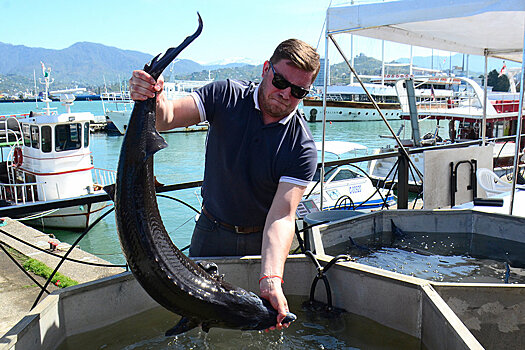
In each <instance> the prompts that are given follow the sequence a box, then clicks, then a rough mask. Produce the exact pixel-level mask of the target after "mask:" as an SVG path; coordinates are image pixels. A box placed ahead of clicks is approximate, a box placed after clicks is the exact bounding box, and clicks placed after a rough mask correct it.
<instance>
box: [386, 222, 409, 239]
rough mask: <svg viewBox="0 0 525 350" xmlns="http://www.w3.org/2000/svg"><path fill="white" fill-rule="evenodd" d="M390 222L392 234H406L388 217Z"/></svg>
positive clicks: (401, 235)
mask: <svg viewBox="0 0 525 350" xmlns="http://www.w3.org/2000/svg"><path fill="white" fill-rule="evenodd" d="M390 222H391V224H392V233H393V234H394V236H395V237H405V236H406V233H405V232H404V231H403V230H402V229H400V228H399V227H397V226H396V224H394V220H392V219H390Z"/></svg>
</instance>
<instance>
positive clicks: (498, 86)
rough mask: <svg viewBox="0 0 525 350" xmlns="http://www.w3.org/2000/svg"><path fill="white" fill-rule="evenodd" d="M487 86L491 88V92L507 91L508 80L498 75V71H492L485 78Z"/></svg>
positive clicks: (503, 75) (504, 76)
mask: <svg viewBox="0 0 525 350" xmlns="http://www.w3.org/2000/svg"><path fill="white" fill-rule="evenodd" d="M487 85H488V86H492V91H503V92H507V91H509V87H510V83H509V78H507V76H506V75H505V74H502V75H501V76H500V75H499V73H498V71H497V70H495V69H493V70H492V71H490V73H489V74H488V77H487Z"/></svg>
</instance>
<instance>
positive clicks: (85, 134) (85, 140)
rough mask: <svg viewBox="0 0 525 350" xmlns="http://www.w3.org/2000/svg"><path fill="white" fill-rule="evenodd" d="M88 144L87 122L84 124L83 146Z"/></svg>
mask: <svg viewBox="0 0 525 350" xmlns="http://www.w3.org/2000/svg"><path fill="white" fill-rule="evenodd" d="M88 146H89V122H87V123H85V124H84V147H88Z"/></svg>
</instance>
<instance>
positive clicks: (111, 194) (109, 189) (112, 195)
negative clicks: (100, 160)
mask: <svg viewBox="0 0 525 350" xmlns="http://www.w3.org/2000/svg"><path fill="white" fill-rule="evenodd" d="M103 189H104V191H106V193H107V194H108V195H109V197H110V198H111V200H112V201H113V202H114V201H115V184H111V185H106V186H104V187H103Z"/></svg>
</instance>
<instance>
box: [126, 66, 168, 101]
mask: <svg viewBox="0 0 525 350" xmlns="http://www.w3.org/2000/svg"><path fill="white" fill-rule="evenodd" d="M163 87H164V78H163V77H162V75H161V76H160V77H159V79H158V81H155V79H153V77H152V76H151V75H149V74H148V73H146V72H145V71H143V70H135V71H133V73H132V75H131V78H130V79H129V93H130V96H131V99H132V100H133V101H145V100H147V99H148V98H153V97H155V93H157V92H160V93H161V94H162V88H163Z"/></svg>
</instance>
